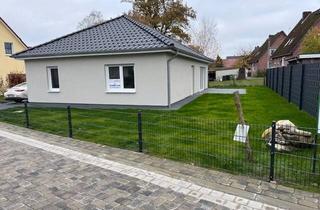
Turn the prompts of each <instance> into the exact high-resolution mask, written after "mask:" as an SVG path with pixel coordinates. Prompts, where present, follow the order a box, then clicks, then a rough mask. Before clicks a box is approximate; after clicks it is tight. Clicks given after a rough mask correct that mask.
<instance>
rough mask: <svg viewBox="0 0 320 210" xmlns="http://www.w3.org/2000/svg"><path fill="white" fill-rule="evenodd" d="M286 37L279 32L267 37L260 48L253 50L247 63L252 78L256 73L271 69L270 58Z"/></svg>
mask: <svg viewBox="0 0 320 210" xmlns="http://www.w3.org/2000/svg"><path fill="white" fill-rule="evenodd" d="M286 37H287V35H286V34H285V33H284V32H283V31H280V32H278V33H276V34H274V35H269V37H268V38H267V40H266V41H265V42H264V43H263V45H262V46H260V47H256V48H255V50H254V51H253V52H252V54H251V60H250V62H249V64H250V66H251V73H252V74H253V75H254V76H256V75H257V74H258V72H265V71H266V69H267V68H270V67H272V62H271V56H272V54H273V53H274V52H275V51H276V50H277V49H278V47H279V46H280V45H281V43H282V42H283V40H284V39H285V38H286Z"/></svg>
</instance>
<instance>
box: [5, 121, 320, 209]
mask: <svg viewBox="0 0 320 210" xmlns="http://www.w3.org/2000/svg"><path fill="white" fill-rule="evenodd" d="M0 131H1V132H0V136H4V137H5V138H6V139H9V140H10V139H11V140H12V141H14V142H16V143H17V142H18V143H23V144H27V145H28V146H32V147H34V148H37V149H42V150H46V152H50V153H55V154H58V155H62V156H64V157H65V158H69V159H72V160H77V161H80V162H83V163H86V164H91V165H94V166H97V167H100V168H103V169H106V170H109V171H112V172H115V173H119V174H121V175H124V176H128V179H129V178H130V179H131V178H135V179H139V180H142V181H144V182H149V183H151V184H153V185H156V186H158V187H161V188H164V189H170V190H172V191H173V192H175V193H179V194H182V195H184V196H186V197H188V198H192V202H193V204H195V206H194V209H195V208H196V206H198V207H199V205H200V204H201V205H200V206H204V204H203V203H206V204H208V205H207V206H209V204H210V203H212V204H214V205H215V206H214V207H212V208H213V209H219V208H221V207H223V206H225V207H227V208H229V209H241V208H242V209H253V208H256V209H261V208H265V209H276V208H275V207H279V208H284V209H299V210H302V209H317V208H319V194H314V193H310V192H304V191H300V190H295V189H292V188H288V187H284V186H280V185H274V184H271V183H268V182H263V181H259V180H256V179H252V178H248V177H242V176H234V175H230V174H227V173H222V172H218V171H213V170H207V169H204V168H199V167H194V166H191V165H186V164H182V163H178V162H174V161H170V160H165V159H160V158H156V157H152V156H148V155H145V154H140V153H135V152H131V151H126V150H121V149H116V148H110V147H106V146H102V145H97V144H93V143H89V142H84V141H78V140H72V139H69V138H64V137H59V136H55V135H50V134H46V133H41V132H38V131H33V130H29V129H25V128H21V127H16V126H13V125H8V124H4V123H0ZM8 132H9V133H8ZM88 155H89V156H88ZM159 180H166V182H164V181H162V182H159ZM173 186H179V188H176V189H174V187H173ZM199 188H201V189H202V190H200V189H199ZM187 190H189V191H187ZM192 193H193V194H192ZM199 208H200V207H199ZM200 209H201V208H200Z"/></svg>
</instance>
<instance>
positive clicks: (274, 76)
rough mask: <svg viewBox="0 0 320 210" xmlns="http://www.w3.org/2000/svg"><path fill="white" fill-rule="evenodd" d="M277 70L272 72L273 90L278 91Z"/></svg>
mask: <svg viewBox="0 0 320 210" xmlns="http://www.w3.org/2000/svg"><path fill="white" fill-rule="evenodd" d="M277 70H278V69H273V71H272V81H273V82H272V90H276V87H277V80H278V78H277V74H276V73H277Z"/></svg>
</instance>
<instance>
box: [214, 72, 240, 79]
mask: <svg viewBox="0 0 320 210" xmlns="http://www.w3.org/2000/svg"><path fill="white" fill-rule="evenodd" d="M229 75H230V76H235V77H238V75H239V69H226V70H219V71H216V80H217V81H222V78H223V76H229Z"/></svg>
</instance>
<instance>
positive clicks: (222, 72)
mask: <svg viewBox="0 0 320 210" xmlns="http://www.w3.org/2000/svg"><path fill="white" fill-rule="evenodd" d="M240 58H241V56H227V57H226V59H223V60H222V61H223V67H213V68H211V69H209V80H210V81H214V80H216V81H225V80H231V79H233V78H237V77H238V75H239V68H238V67H237V64H238V61H239V59H240ZM247 73H248V71H247Z"/></svg>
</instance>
